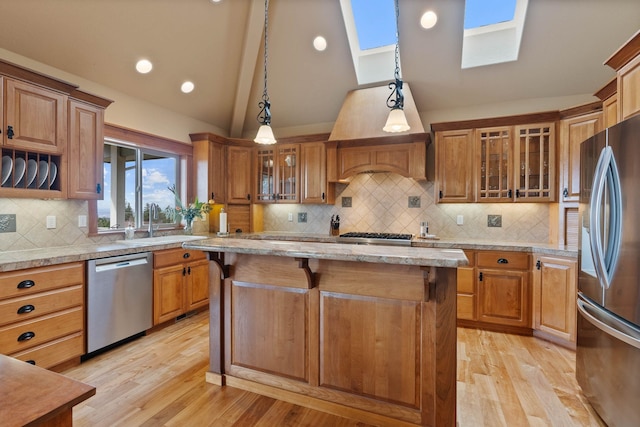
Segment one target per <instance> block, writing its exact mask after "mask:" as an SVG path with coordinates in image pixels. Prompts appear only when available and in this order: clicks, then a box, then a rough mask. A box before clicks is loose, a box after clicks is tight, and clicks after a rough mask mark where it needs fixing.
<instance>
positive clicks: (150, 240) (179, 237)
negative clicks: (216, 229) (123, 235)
mask: <svg viewBox="0 0 640 427" xmlns="http://www.w3.org/2000/svg"><path fill="white" fill-rule="evenodd" d="M206 238H207V236H189V235H184V234H174V235H171V236H156V237H143V238H140V239H131V240H118V242H117V243H122V244H123V245H131V246H144V245H162V244H165V243H177V242H187V241H190V240H202V239H206Z"/></svg>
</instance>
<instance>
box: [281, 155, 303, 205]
mask: <svg viewBox="0 0 640 427" xmlns="http://www.w3.org/2000/svg"><path fill="white" fill-rule="evenodd" d="M297 163H298V146H297V145H293V146H286V145H283V146H281V147H279V148H278V173H277V182H278V189H277V194H276V197H277V200H278V201H286V202H297V201H298V176H297V175H298V174H297V171H298V168H297V167H296V164H297Z"/></svg>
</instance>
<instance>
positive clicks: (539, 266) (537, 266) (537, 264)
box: [536, 260, 542, 270]
mask: <svg viewBox="0 0 640 427" xmlns="http://www.w3.org/2000/svg"><path fill="white" fill-rule="evenodd" d="M541 267H542V265H541V264H540V260H538V262H536V268H537V269H538V270H540V268H541Z"/></svg>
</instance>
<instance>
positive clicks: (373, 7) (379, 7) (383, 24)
mask: <svg viewBox="0 0 640 427" xmlns="http://www.w3.org/2000/svg"><path fill="white" fill-rule="evenodd" d="M351 10H352V11H353V19H354V21H355V24H356V31H357V32H358V42H359V44H360V49H361V50H367V49H373V48H376V47H382V46H389V45H395V44H396V12H395V10H394V7H393V0H351Z"/></svg>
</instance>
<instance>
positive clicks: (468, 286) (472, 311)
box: [456, 251, 477, 320]
mask: <svg viewBox="0 0 640 427" xmlns="http://www.w3.org/2000/svg"><path fill="white" fill-rule="evenodd" d="M464 254H465V255H466V256H467V259H468V260H469V265H467V266H465V267H458V278H457V298H456V299H457V312H458V319H465V320H477V310H476V268H475V260H476V254H475V252H474V251H464Z"/></svg>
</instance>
